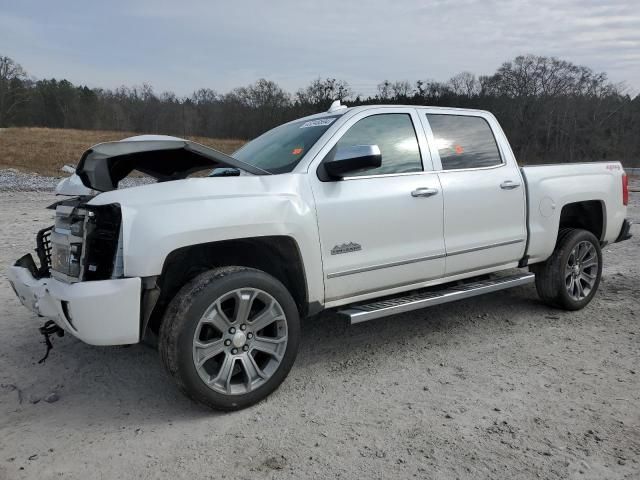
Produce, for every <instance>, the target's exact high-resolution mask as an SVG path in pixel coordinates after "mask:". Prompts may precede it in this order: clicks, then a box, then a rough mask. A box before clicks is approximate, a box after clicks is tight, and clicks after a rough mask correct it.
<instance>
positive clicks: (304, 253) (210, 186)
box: [89, 173, 324, 302]
mask: <svg viewBox="0 0 640 480" xmlns="http://www.w3.org/2000/svg"><path fill="white" fill-rule="evenodd" d="M89 203H90V204H91V205H106V204H110V203H118V204H120V207H121V210H122V234H123V253H124V274H125V276H127V277H133V276H135V277H150V276H154V275H160V274H161V273H162V267H163V265H164V261H165V259H166V258H167V256H168V255H169V254H170V253H171V252H173V251H174V250H177V249H179V248H182V247H187V246H191V245H198V244H201V243H209V242H216V241H221V240H231V239H240V238H251V237H263V236H269V235H284V236H289V237H291V238H293V239H294V240H295V241H296V243H297V245H298V249H299V250H300V254H301V257H302V259H303V263H304V271H305V275H306V277H307V288H308V297H309V301H310V302H314V301H316V302H321V301H322V300H323V299H324V283H323V280H322V261H321V258H320V249H319V245H318V231H317V224H316V216H315V208H314V204H313V196H312V195H311V189H310V188H309V185H308V184H307V176H306V175H300V174H293V173H290V174H283V175H268V176H266V175H265V176H252V175H246V176H239V177H217V178H212V177H208V178H189V179H185V180H177V181H174V182H165V183H157V184H151V185H144V186H140V187H135V188H128V189H124V190H114V191H111V192H106V193H103V194H101V195H98V196H97V197H95V198H94V199H93V200H91V202H89Z"/></svg>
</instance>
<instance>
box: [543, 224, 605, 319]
mask: <svg viewBox="0 0 640 480" xmlns="http://www.w3.org/2000/svg"><path fill="white" fill-rule="evenodd" d="M582 242H588V243H589V244H591V245H592V246H593V248H594V249H595V255H596V256H597V260H598V265H597V268H594V272H593V273H595V280H593V286H592V287H591V288H590V290H589V292H588V294H587V295H586V296H584V298H581V299H579V300H578V299H576V298H573V297H572V296H571V295H570V293H569V288H568V286H567V284H566V283H565V282H566V278H568V277H566V273H565V269H566V268H567V264H568V262H569V258H570V256H571V252H572V251H573V249H574V248H575V247H576V246H577V245H578V244H580V243H582ZM531 270H532V271H533V272H534V273H535V274H536V290H537V291H538V295H539V297H540V298H541V299H542V301H544V302H545V303H546V304H548V305H550V306H553V307H557V308H561V309H564V310H580V309H581V308H584V307H585V306H587V304H588V303H589V302H590V301H591V300H592V299H593V296H594V295H595V294H596V291H597V290H598V286H599V285H600V277H601V276H602V250H601V248H600V242H599V241H598V239H597V238H596V237H595V235H593V233H591V232H589V231H587V230H582V229H576V228H562V229H560V232H559V233H558V240H557V242H556V247H555V250H554V251H553V253H552V254H551V257H549V258H548V259H547V260H546V261H545V262H544V263H541V264H537V265H533V266H532V267H531Z"/></svg>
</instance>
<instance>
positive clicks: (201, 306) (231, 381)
mask: <svg viewBox="0 0 640 480" xmlns="http://www.w3.org/2000/svg"><path fill="white" fill-rule="evenodd" d="M299 338H300V321H299V316H298V311H297V307H296V304H295V302H294V300H293V298H292V297H291V295H290V294H289V292H288V291H287V289H286V288H285V287H284V286H283V285H282V284H281V283H280V282H279V281H278V280H277V279H275V278H274V277H272V276H270V275H268V274H266V273H264V272H262V271H259V270H254V269H250V268H245V267H222V268H217V269H214V270H211V271H208V272H206V273H203V274H201V275H199V276H198V277H196V278H195V279H194V280H192V281H191V282H189V283H188V284H187V285H185V286H184V287H183V288H182V289H181V290H180V292H179V293H178V294H177V295H176V297H175V298H174V299H173V300H172V302H171V304H170V306H169V308H168V310H167V313H166V314H165V318H164V321H163V323H162V326H161V328H160V341H159V350H160V355H161V358H162V361H163V363H164V366H165V368H166V370H167V371H168V372H169V374H170V375H171V376H172V377H173V378H174V379H175V381H176V383H177V384H178V386H179V387H180V388H181V390H183V392H185V393H186V394H187V395H188V396H190V397H191V398H193V399H195V400H197V401H199V402H201V403H204V404H206V405H208V406H210V407H212V408H215V409H219V410H235V409H240V408H244V407H247V406H249V405H252V404H254V403H256V402H258V401H260V400H262V399H263V398H264V397H266V396H267V395H269V394H270V393H271V392H272V391H273V390H275V389H276V388H277V387H278V386H279V385H280V383H282V381H283V380H284V378H285V377H286V375H287V374H288V373H289V370H290V369H291V366H292V365H293V361H294V360H295V357H296V353H297V349H298V343H299Z"/></svg>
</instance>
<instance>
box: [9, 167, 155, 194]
mask: <svg viewBox="0 0 640 480" xmlns="http://www.w3.org/2000/svg"><path fill="white" fill-rule="evenodd" d="M63 175H64V176H62V177H45V176H44V175H38V174H36V173H26V172H20V171H18V170H16V169H15V168H5V169H0V192H53V191H54V190H55V188H56V185H58V183H60V181H61V180H62V179H63V178H65V177H67V176H68V174H63ZM152 182H153V180H152V179H150V178H146V179H145V178H143V177H141V178H125V179H123V180H122V181H121V182H120V184H119V186H120V188H128V187H134V186H137V185H142V184H144V183H152Z"/></svg>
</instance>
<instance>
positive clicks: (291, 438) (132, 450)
mask: <svg viewBox="0 0 640 480" xmlns="http://www.w3.org/2000/svg"><path fill="white" fill-rule="evenodd" d="M52 200H53V195H52V194H50V193H29V192H19V193H10V192H0V220H1V222H2V232H1V234H0V244H1V245H2V247H1V249H0V265H9V264H10V263H11V262H12V261H13V260H14V259H15V258H17V257H18V256H20V255H22V254H23V253H25V252H27V251H30V250H31V249H32V248H33V246H34V235H35V233H36V231H37V230H38V229H40V228H42V227H43V226H46V225H48V224H49V223H50V220H51V218H52V212H51V211H49V210H45V209H44V207H45V206H46V205H48V204H49V203H51V202H52ZM632 202H633V206H632V207H631V208H630V216H631V217H632V218H633V219H634V220H635V222H638V223H640V194H638V193H634V194H632ZM633 233H634V235H635V236H634V238H633V239H631V240H630V241H627V242H624V243H621V244H616V245H611V246H607V247H606V248H605V253H604V255H605V268H604V277H603V281H602V284H601V287H600V291H599V292H598V294H597V296H596V298H595V300H594V301H593V302H592V303H591V304H590V305H589V306H588V307H587V308H585V309H584V310H582V311H579V312H564V311H557V310H552V309H550V308H547V307H546V306H544V305H542V304H541V303H540V302H539V301H538V299H537V297H536V293H535V289H534V287H533V286H527V287H521V288H517V289H513V290H510V291H505V292H500V293H497V294H493V295H489V296H484V297H480V298H476V299H470V300H467V301H463V302H459V303H454V304H449V305H442V306H439V307H434V308H431V309H427V310H423V311H418V312H413V313H410V314H403V315H399V316H396V317H391V318H387V319H381V320H377V321H373V322H368V323H364V324H360V325H356V326H348V325H347V324H346V322H344V321H343V320H341V319H340V318H338V317H337V316H336V315H335V314H331V313H325V314H323V315H321V316H319V317H318V318H314V319H310V320H307V321H305V322H304V324H303V341H302V345H301V349H300V353H299V355H298V360H297V362H296V364H295V366H294V368H293V370H292V371H291V374H290V375H289V377H288V378H287V380H285V382H284V384H283V385H282V386H281V388H280V389H279V390H278V391H276V392H275V393H274V394H273V395H272V396H271V397H269V398H268V399H267V400H266V401H264V402H262V403H260V404H258V405H256V406H254V407H252V408H249V409H247V410H244V411H240V412H236V413H227V414H220V413H215V412H211V411H208V410H206V409H205V408H202V407H200V406H198V405H196V404H194V403H192V402H191V401H190V400H188V399H186V398H184V397H183V396H182V395H181V394H179V393H178V391H177V390H176V388H174V386H173V384H172V383H171V381H170V380H169V379H168V378H167V376H166V375H165V374H164V373H163V371H162V370H161V366H160V362H159V359H158V355H157V353H156V352H155V351H154V350H152V349H150V348H148V347H144V346H133V347H129V348H100V347H91V346H88V345H84V344H82V343H81V342H79V341H77V340H75V339H74V338H73V337H70V336H65V337H64V338H62V339H59V338H55V339H54V342H55V348H54V350H53V351H52V352H51V355H50V357H49V359H48V360H47V361H46V363H44V364H42V365H38V364H37V360H38V359H39V358H40V357H41V356H42V355H43V353H44V345H43V343H42V340H41V338H40V337H39V336H38V334H37V330H36V328H37V327H38V326H40V324H41V323H42V322H41V320H39V319H37V318H36V317H35V316H34V315H32V314H31V313H29V312H28V311H27V310H26V309H25V308H24V307H22V306H21V305H20V304H19V302H18V300H17V299H16V297H15V296H14V294H13V292H12V291H11V288H10V287H9V284H8V282H7V280H6V277H5V276H4V274H3V275H2V278H1V279H0V307H1V308H2V312H1V314H0V329H1V332H2V340H1V341H0V384H1V385H0V479H3V480H4V479H18V478H37V479H53V478H56V479H57V478H76V479H87V478H105V479H106V478H171V479H174V478H176V479H182V478H188V479H194V478H226V479H235V478H291V479H294V478H295V479H300V478H322V479H326V478H344V479H353V478H366V479H370V478H371V479H373V478H402V479H404V478H414V477H415V478H438V479H448V478H451V479H454V478H461V479H466V478H469V479H480V478H505V479H506V478H508V479H520V478H547V479H556V478H558V479H559V478H579V479H582V478H589V479H611V478H636V479H637V478H640V356H639V354H640V327H639V325H638V321H639V320H640V226H639V225H635V226H634V227H633ZM51 393H56V394H57V397H58V399H57V401H54V402H52V403H50V402H48V401H46V400H45V398H46V397H48V396H49V395H50V394H51ZM47 400H55V396H54V398H53V399H52V398H51V397H48V398H47Z"/></svg>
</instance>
